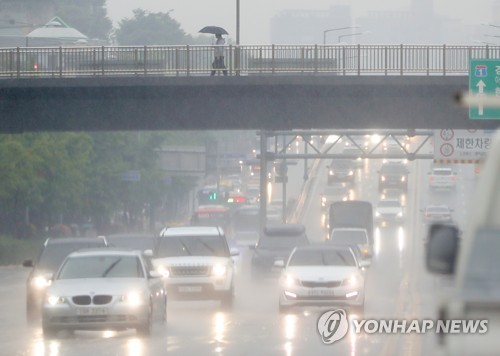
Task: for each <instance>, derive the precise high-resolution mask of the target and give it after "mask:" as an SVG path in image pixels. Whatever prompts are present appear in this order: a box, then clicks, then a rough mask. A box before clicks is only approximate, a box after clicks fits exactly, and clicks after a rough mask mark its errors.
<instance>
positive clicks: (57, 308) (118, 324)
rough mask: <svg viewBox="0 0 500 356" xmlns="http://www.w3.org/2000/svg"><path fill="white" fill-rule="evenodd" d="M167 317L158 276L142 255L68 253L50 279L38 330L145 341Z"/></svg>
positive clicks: (128, 252)
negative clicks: (115, 333)
mask: <svg viewBox="0 0 500 356" xmlns="http://www.w3.org/2000/svg"><path fill="white" fill-rule="evenodd" d="M166 315H167V294H166V292H165V288H164V283H163V281H162V278H161V275H160V273H158V272H156V271H155V270H154V268H153V265H152V264H151V263H150V262H149V261H148V259H147V258H145V257H144V255H143V254H142V252H140V251H132V250H123V249H100V250H96V249H93V250H82V251H77V252H73V253H71V254H70V255H69V256H68V257H67V258H66V259H65V261H64V262H63V264H62V265H61V267H60V269H59V271H58V272H57V274H56V275H55V276H54V278H53V280H52V284H51V285H50V287H49V288H48V289H47V291H46V292H45V296H44V299H43V304H42V330H43V334H44V335H45V336H49V337H50V336H54V335H56V333H57V332H58V331H59V330H106V329H111V330H124V329H136V330H137V331H138V332H139V333H140V334H143V335H149V334H150V333H151V328H152V324H153V319H154V318H155V317H156V318H158V319H161V320H162V321H163V322H164V321H166Z"/></svg>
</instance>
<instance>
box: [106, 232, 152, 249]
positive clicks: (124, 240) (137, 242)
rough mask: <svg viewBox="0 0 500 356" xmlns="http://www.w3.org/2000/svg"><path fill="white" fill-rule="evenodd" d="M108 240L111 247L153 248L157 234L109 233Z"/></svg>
mask: <svg viewBox="0 0 500 356" xmlns="http://www.w3.org/2000/svg"><path fill="white" fill-rule="evenodd" d="M106 241H107V242H108V245H109V246H110V247H119V248H128V249H131V250H139V251H145V250H153V248H154V245H155V241H156V236H155V235H153V234H140V233H137V234H133V233H130V234H114V235H107V236H106Z"/></svg>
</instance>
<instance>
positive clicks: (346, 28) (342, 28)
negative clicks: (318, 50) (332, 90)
mask: <svg viewBox="0 0 500 356" xmlns="http://www.w3.org/2000/svg"><path fill="white" fill-rule="evenodd" d="M238 1H239V0H238ZM352 28H359V26H350V27H339V28H331V29H329V30H324V31H323V44H324V45H326V34H327V33H328V32H332V31H340V30H349V29H352Z"/></svg>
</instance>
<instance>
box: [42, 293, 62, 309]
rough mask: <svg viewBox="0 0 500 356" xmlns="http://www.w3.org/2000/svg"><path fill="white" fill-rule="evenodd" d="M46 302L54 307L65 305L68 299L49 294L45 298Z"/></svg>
mask: <svg viewBox="0 0 500 356" xmlns="http://www.w3.org/2000/svg"><path fill="white" fill-rule="evenodd" d="M45 302H47V303H48V304H49V305H51V306H54V305H57V304H63V303H65V302H66V299H65V298H64V297H60V296H58V295H49V294H47V295H46V296H45Z"/></svg>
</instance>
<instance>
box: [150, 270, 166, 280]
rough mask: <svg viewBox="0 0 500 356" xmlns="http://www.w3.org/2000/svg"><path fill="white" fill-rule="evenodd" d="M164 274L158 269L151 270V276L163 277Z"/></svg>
mask: <svg viewBox="0 0 500 356" xmlns="http://www.w3.org/2000/svg"><path fill="white" fill-rule="evenodd" d="M161 277H163V275H162V274H161V273H160V272H158V271H155V270H153V271H149V278H161Z"/></svg>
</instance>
